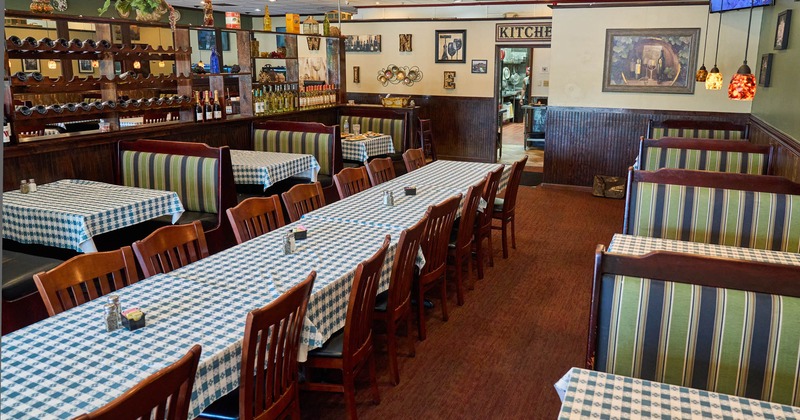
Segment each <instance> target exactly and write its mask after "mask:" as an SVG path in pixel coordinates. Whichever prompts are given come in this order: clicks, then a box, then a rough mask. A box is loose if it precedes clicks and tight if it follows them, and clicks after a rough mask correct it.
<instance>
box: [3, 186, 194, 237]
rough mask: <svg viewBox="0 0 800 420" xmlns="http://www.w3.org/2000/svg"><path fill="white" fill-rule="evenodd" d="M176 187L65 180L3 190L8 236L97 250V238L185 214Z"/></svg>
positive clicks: (5, 226) (4, 221) (4, 224)
mask: <svg viewBox="0 0 800 420" xmlns="http://www.w3.org/2000/svg"><path fill="white" fill-rule="evenodd" d="M183 211H184V209H183V205H182V204H181V201H180V199H179V198H178V195H177V194H176V193H175V192H173V191H160V190H150V189H145V188H134V187H126V186H121V185H112V184H105V183H102V182H94V181H83V180H76V179H65V180H60V181H56V182H52V183H49V184H44V185H40V186H39V187H38V191H37V192H35V193H28V194H22V193H21V192H19V190H14V191H6V192H4V193H3V237H5V238H7V239H11V240H14V241H17V242H20V243H24V244H40V245H47V246H53V247H58V248H67V249H72V250H76V251H82V252H95V251H97V248H96V247H95V245H94V241H93V240H92V238H93V237H94V236H97V235H100V234H102V233H106V232H110V231H113V230H117V229H121V228H124V227H127V226H131V225H135V224H137V223H141V222H144V221H146V220H150V219H154V218H156V217H161V216H165V215H168V214H171V215H172V220H173V222H174V221H176V220H178V218H179V217H180V216H181V214H183Z"/></svg>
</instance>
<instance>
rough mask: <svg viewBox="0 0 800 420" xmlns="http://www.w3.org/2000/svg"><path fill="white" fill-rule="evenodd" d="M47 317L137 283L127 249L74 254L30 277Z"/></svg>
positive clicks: (134, 262)
mask: <svg viewBox="0 0 800 420" xmlns="http://www.w3.org/2000/svg"><path fill="white" fill-rule="evenodd" d="M33 281H34V282H35V283H36V288H37V289H39V295H41V296H42V300H43V301H44V306H45V307H46V308H47V314H48V315H50V316H53V315H56V314H59V313H61V312H64V311H66V310H67V309H72V308H74V307H76V306H78V305H82V304H84V303H86V302H88V301H90V300H94V299H97V298H99V297H100V296H104V295H106V294H108V293H111V292H113V291H116V290H119V289H121V288H123V287H125V286H128V285H130V284H133V283H136V282H137V281H139V273H138V272H137V271H136V261H135V260H134V259H133V252H131V247H129V246H125V247H122V248H120V249H118V250H116V251H108V252H94V253H91V254H83V255H78V256H76V257H72V258H70V259H69V260H67V261H64V262H63V263H61V264H60V265H59V266H57V267H55V268H53V269H52V270H49V271H43V272H41V273H38V274H34V275H33Z"/></svg>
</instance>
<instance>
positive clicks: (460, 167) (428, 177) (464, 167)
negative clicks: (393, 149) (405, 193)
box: [399, 160, 511, 192]
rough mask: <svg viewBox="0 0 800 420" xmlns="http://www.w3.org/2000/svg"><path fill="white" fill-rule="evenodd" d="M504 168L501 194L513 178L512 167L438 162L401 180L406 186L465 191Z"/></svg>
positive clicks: (493, 164)
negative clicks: (509, 179) (491, 173)
mask: <svg viewBox="0 0 800 420" xmlns="http://www.w3.org/2000/svg"><path fill="white" fill-rule="evenodd" d="M500 166H503V175H502V176H501V177H500V186H499V187H498V189H497V191H498V192H500V191H502V190H504V189H505V188H506V186H507V185H508V178H509V176H511V165H502V164H499V163H480V162H460V161H454V160H437V161H435V162H431V163H429V164H427V165H425V166H423V167H421V168H419V169H417V170H415V171H411V172H409V173H407V174H405V175H403V176H401V177H399V179H403V182H405V183H406V184H409V183H410V184H413V185H423V186H427V187H436V188H457V189H462V188H463V189H464V190H465V191H466V188H465V187H466V186H469V185H471V184H474V183H476V182H478V181H480V179H481V178H483V177H485V176H486V175H487V174H488V173H489V172H491V171H493V170H495V169H497V168H498V167H500Z"/></svg>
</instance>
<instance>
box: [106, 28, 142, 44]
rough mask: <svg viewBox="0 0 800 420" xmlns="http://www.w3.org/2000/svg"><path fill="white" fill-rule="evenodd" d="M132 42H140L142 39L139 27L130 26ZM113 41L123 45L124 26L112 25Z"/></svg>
mask: <svg viewBox="0 0 800 420" xmlns="http://www.w3.org/2000/svg"><path fill="white" fill-rule="evenodd" d="M130 35H131V41H139V40H141V38H142V34H141V31H140V30H139V26H138V25H130ZM111 41H112V42H113V43H115V44H121V43H122V25H111Z"/></svg>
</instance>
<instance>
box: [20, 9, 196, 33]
mask: <svg viewBox="0 0 800 420" xmlns="http://www.w3.org/2000/svg"><path fill="white" fill-rule="evenodd" d="M111 9H113V7H111V8H109V10H111ZM186 10H194V9H189V8H186ZM111 13H115V12H114V11H111ZM6 17H19V18H26V19H46V20H58V19H65V20H69V21H73V22H78V21H79V22H84V23H108V24H111V25H122V24H128V25H137V24H138V23H137V22H136V20H133V19H122V18H120V19H114V18H104V17H99V16H85V15H64V14H55V13H53V14H46V15H43V14H41V13H33V12H28V11H24V10H8V9H7V10H6ZM147 26H148V27H151V26H160V27H162V28H169V27H170V26H169V23H162V22H152V23H151V22H147ZM175 27H176V28H183V29H188V28H190V27H193V26H192V25H175ZM123 33H124V32H123ZM109 41H111V40H110V39H109Z"/></svg>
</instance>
